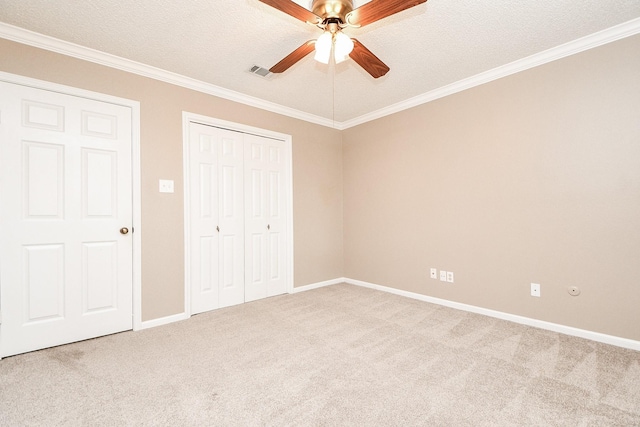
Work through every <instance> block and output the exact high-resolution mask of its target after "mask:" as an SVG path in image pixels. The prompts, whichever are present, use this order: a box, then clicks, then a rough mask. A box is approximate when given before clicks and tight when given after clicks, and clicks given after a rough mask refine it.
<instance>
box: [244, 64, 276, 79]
mask: <svg viewBox="0 0 640 427" xmlns="http://www.w3.org/2000/svg"><path fill="white" fill-rule="evenodd" d="M249 71H251V72H252V73H253V74H257V75H259V76H260V77H267V76H268V75H269V74H271V71H269V70H267V69H266V68H262V67H260V66H258V65H254V66H253V67H251V69H250V70H249Z"/></svg>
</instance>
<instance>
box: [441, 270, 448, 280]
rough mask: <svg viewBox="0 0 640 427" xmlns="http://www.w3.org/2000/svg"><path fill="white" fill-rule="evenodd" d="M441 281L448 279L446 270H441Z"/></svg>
mask: <svg viewBox="0 0 640 427" xmlns="http://www.w3.org/2000/svg"><path fill="white" fill-rule="evenodd" d="M440 281H441V282H446V281H447V272H446V271H444V270H440Z"/></svg>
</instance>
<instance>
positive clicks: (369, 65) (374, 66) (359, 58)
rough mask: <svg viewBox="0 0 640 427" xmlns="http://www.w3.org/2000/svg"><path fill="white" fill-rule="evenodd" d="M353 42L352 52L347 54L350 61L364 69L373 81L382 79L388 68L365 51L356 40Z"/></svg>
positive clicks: (368, 51) (367, 50) (369, 52)
mask: <svg viewBox="0 0 640 427" xmlns="http://www.w3.org/2000/svg"><path fill="white" fill-rule="evenodd" d="M352 40H353V50H352V51H351V53H350V54H349V56H350V57H351V59H353V60H354V61H356V62H357V63H358V65H360V66H361V67H362V68H364V69H365V71H366V72H367V73H369V74H371V76H372V77H373V78H374V79H377V78H378V77H382V76H384V75H385V74H387V72H388V71H389V67H387V65H386V64H385V63H384V62H382V61H380V58H378V57H377V56H375V55H374V54H373V53H372V52H371V51H370V50H369V49H367V48H366V47H365V46H364V45H363V44H362V43H360V42H359V41H358V40H356V39H352Z"/></svg>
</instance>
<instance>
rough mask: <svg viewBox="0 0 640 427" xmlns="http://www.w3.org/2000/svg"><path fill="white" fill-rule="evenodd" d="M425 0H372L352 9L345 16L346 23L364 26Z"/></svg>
mask: <svg viewBox="0 0 640 427" xmlns="http://www.w3.org/2000/svg"><path fill="white" fill-rule="evenodd" d="M426 1H427V0H372V1H370V2H369V3H366V4H363V5H362V6H360V7H359V8H357V9H354V10H353V11H352V12H351V13H349V14H348V15H347V16H346V20H347V23H349V24H351V25H356V26H357V25H359V26H361V27H362V26H365V25H368V24H371V23H372V22H376V21H378V20H380V19H382V18H386V17H387V16H391V15H393V14H394V13H398V12H402V11H403V10H406V9H409V8H412V7H414V6H417V5H419V4H422V3H426Z"/></svg>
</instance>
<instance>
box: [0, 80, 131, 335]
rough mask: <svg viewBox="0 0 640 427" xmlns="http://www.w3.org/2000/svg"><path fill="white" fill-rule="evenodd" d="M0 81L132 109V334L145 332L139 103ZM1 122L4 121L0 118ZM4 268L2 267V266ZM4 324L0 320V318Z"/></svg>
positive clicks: (47, 85)
mask: <svg viewBox="0 0 640 427" xmlns="http://www.w3.org/2000/svg"><path fill="white" fill-rule="evenodd" d="M0 81H3V82H6V83H13V84H17V85H22V86H28V87H32V88H36V89H43V90H47V91H50V92H58V93H62V94H65V95H72V96H77V97H81V98H87V99H92V100H95V101H101V102H107V103H110V104H116V105H121V106H123V107H129V108H130V109H131V186H132V193H131V194H132V198H133V200H132V208H133V218H132V222H133V223H132V227H133V230H134V232H133V233H132V235H131V236H132V239H133V240H132V243H133V277H132V285H133V307H132V308H133V330H134V331H137V330H140V329H142V256H141V249H142V221H141V215H140V212H141V198H140V103H139V102H138V101H133V100H130V99H125V98H119V97H115V96H112V95H106V94H103V93H98V92H92V91H88V90H84V89H78V88H75V87H71V86H65V85H60V84H57V83H51V82H47V81H44V80H37V79H32V78H30V77H24V76H19V75H17V74H10V73H5V72H2V71H0ZM0 120H2V118H1V117H0ZM0 268H2V266H0ZM0 320H1V318H0Z"/></svg>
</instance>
